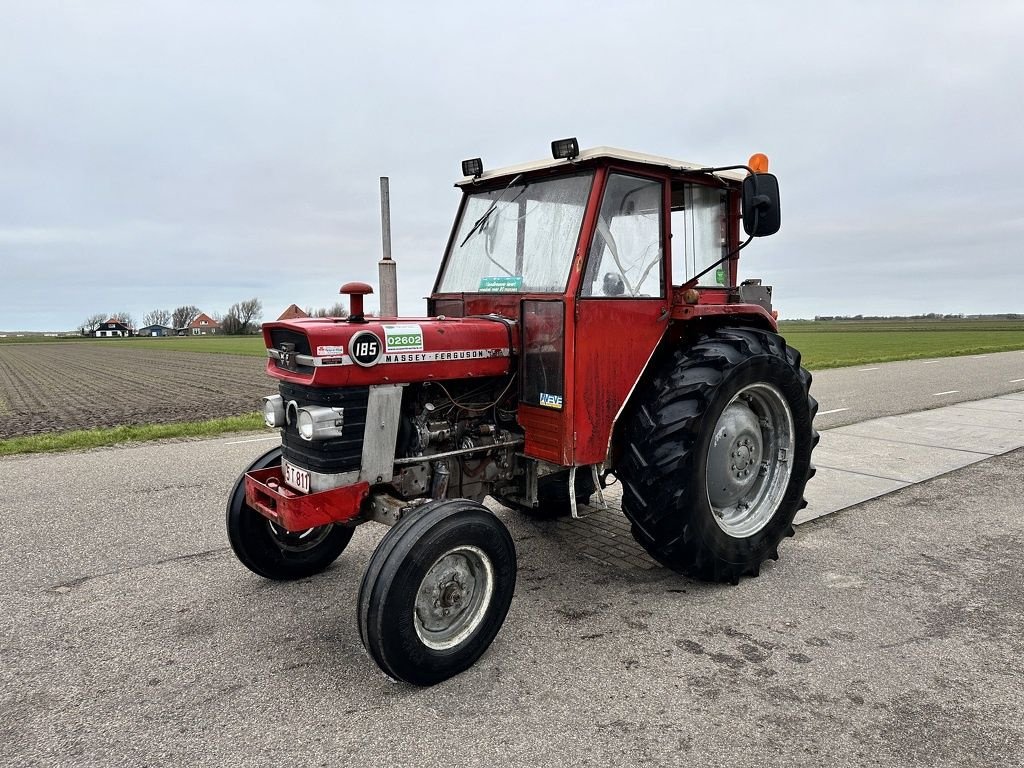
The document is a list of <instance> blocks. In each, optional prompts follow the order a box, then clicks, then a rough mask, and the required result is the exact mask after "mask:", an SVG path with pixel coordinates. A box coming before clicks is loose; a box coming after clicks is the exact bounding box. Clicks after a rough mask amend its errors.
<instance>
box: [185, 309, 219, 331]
mask: <svg viewBox="0 0 1024 768" xmlns="http://www.w3.org/2000/svg"><path fill="white" fill-rule="evenodd" d="M188 332H189V333H191V334H192V335H193V336H212V335H213V334H215V333H220V323H218V322H217V321H216V320H214V319H213V318H212V317H210V316H209V315H208V314H206V313H205V312H200V313H199V315H198V317H196V319H195V320H193V321H192V322H191V323H189V326H188Z"/></svg>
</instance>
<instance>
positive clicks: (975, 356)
mask: <svg viewBox="0 0 1024 768" xmlns="http://www.w3.org/2000/svg"><path fill="white" fill-rule="evenodd" d="M971 357H973V358H974V359H978V358H979V357H988V355H971Z"/></svg>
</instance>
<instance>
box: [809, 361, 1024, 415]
mask: <svg viewBox="0 0 1024 768" xmlns="http://www.w3.org/2000/svg"><path fill="white" fill-rule="evenodd" d="M1020 391H1024V350H1017V351H1014V352H998V353H993V354H989V355H971V356H968V357H944V358H937V359H934V360H906V361H902V362H898V363H874V364H871V365H859V366H855V367H852V368H832V369H830V370H825V371H815V372H814V383H813V384H812V385H811V392H812V394H813V395H814V396H815V397H816V398H817V399H818V404H819V411H818V419H817V421H816V425H817V427H818V429H829V428H830V427H840V426H843V425H846V424H853V423H855V422H858V421H866V420H868V419H874V418H877V417H879V416H894V415H896V414H900V413H911V412H913V411H924V410H928V409H931V408H938V407H940V406H943V405H952V404H954V403H962V402H966V401H969V400H981V399H982V398H986V397H996V396H997V395H1005V394H1009V393H1010V392H1020Z"/></svg>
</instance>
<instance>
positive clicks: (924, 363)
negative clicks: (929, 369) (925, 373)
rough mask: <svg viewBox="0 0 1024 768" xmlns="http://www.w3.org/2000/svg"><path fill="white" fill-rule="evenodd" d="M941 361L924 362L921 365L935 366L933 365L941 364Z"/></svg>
mask: <svg viewBox="0 0 1024 768" xmlns="http://www.w3.org/2000/svg"><path fill="white" fill-rule="evenodd" d="M941 362H942V361H941V360H925V361H924V362H923V363H921V365H935V363H941Z"/></svg>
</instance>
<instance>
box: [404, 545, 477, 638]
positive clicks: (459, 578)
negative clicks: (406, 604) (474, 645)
mask: <svg viewBox="0 0 1024 768" xmlns="http://www.w3.org/2000/svg"><path fill="white" fill-rule="evenodd" d="M493 593H494V567H493V565H492V564H491V561H490V558H488V557H487V555H486V554H484V552H483V551H482V550H480V549H478V548H477V547H472V546H464V547H459V548H457V549H454V550H452V551H450V552H448V553H447V554H445V555H444V556H443V557H441V558H440V559H439V560H438V561H437V562H436V563H434V565H433V566H432V567H431V568H430V570H428V571H427V574H426V576H424V578H423V581H422V582H421V583H420V589H419V591H418V592H417V596H416V605H415V607H414V610H413V622H414V624H415V626H416V633H417V634H418V635H419V637H420V640H422V641H423V643H424V644H425V645H427V646H428V647H430V648H433V649H435V650H444V649H447V648H452V647H454V646H456V645H458V644H460V643H462V642H464V641H465V640H466V639H467V638H468V637H469V636H470V635H471V634H472V633H473V632H474V630H476V628H477V627H478V626H479V625H480V622H482V621H483V618H484V615H485V614H486V613H487V608H488V606H489V605H490V602H491V597H492V595H493Z"/></svg>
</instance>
